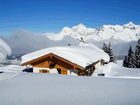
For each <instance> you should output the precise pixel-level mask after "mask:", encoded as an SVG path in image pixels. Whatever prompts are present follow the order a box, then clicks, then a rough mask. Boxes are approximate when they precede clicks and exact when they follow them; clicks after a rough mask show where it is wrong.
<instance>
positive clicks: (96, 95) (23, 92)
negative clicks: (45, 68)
mask: <svg viewBox="0 0 140 105" xmlns="http://www.w3.org/2000/svg"><path fill="white" fill-rule="evenodd" d="M3 75H5V76H7V75H10V74H8V73H6V74H3ZM0 76H1V74H0ZM139 82H140V79H131V78H130V79H128V78H127V79H126V78H106V77H77V76H64V75H63V76H62V75H51V74H32V73H19V74H18V76H15V77H14V78H11V79H7V80H1V81H0V105H11V104H12V105H139V104H140V94H139V92H140V90H139V89H140V84H139Z"/></svg>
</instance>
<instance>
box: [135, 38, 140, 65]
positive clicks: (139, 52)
mask: <svg viewBox="0 0 140 105" xmlns="http://www.w3.org/2000/svg"><path fill="white" fill-rule="evenodd" d="M135 57H136V67H137V68H140V39H139V40H138V43H137V45H136V49H135Z"/></svg>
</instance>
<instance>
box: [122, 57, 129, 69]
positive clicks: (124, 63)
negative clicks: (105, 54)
mask: <svg viewBox="0 0 140 105" xmlns="http://www.w3.org/2000/svg"><path fill="white" fill-rule="evenodd" d="M123 66H124V67H128V58H127V56H125V57H124V61H123Z"/></svg>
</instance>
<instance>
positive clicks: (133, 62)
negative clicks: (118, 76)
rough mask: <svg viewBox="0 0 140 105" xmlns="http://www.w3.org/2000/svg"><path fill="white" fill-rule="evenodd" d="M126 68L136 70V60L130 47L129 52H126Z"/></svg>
mask: <svg viewBox="0 0 140 105" xmlns="http://www.w3.org/2000/svg"><path fill="white" fill-rule="evenodd" d="M127 67H128V68H136V58H135V54H134V52H133V50H132V48H131V46H130V48H129V51H128V62H127Z"/></svg>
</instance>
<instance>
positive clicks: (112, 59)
mask: <svg viewBox="0 0 140 105" xmlns="http://www.w3.org/2000/svg"><path fill="white" fill-rule="evenodd" d="M102 49H103V50H104V52H106V53H107V54H108V55H109V56H110V61H109V62H115V61H116V59H115V56H114V54H113V50H112V47H111V43H109V44H108V45H107V44H105V43H103V48H102Z"/></svg>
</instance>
